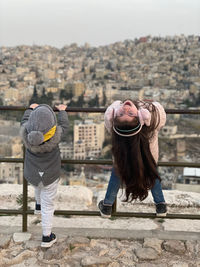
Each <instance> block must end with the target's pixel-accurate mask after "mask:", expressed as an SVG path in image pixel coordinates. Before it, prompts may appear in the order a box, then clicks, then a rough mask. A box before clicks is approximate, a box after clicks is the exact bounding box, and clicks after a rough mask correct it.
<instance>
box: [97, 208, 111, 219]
mask: <svg viewBox="0 0 200 267" xmlns="http://www.w3.org/2000/svg"><path fill="white" fill-rule="evenodd" d="M99 211H100V210H99ZM100 214H101V217H103V218H111V215H106V214H104V213H102V212H101V211H100Z"/></svg>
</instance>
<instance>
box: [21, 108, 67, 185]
mask: <svg viewBox="0 0 200 267" xmlns="http://www.w3.org/2000/svg"><path fill="white" fill-rule="evenodd" d="M41 107H42V109H43V110H44V111H47V113H48V112H49V111H50V112H51V115H50V119H49V120H48V118H46V117H42V118H41V119H40V120H38V118H36V116H35V114H36V112H37V111H38V110H37V109H38V108H41ZM45 109H46V110H45ZM47 117H48V116H47ZM35 122H36V123H35ZM53 124H54V125H56V131H55V134H54V136H53V137H51V138H50V139H49V140H48V141H46V142H42V143H40V144H36V143H37V142H33V140H32V139H34V138H33V137H34V134H36V135H35V136H36V138H35V140H36V141H37V136H38V133H39V138H41V136H42V137H43V135H42V134H44V133H45V131H46V132H47V130H50V128H51V127H53V126H54V125H53ZM68 124H69V123H68V115H67V112H66V111H59V112H58V122H57V120H56V116H55V113H54V112H53V110H52V109H51V108H50V107H49V106H48V105H45V104H43V105H39V106H38V107H36V108H35V109H34V110H31V109H27V110H26V111H25V113H24V115H23V118H22V121H21V129H20V135H21V137H22V141H23V143H24V145H25V148H26V152H25V160H24V177H25V178H26V180H27V181H28V182H29V183H31V184H32V185H34V186H38V184H39V183H40V182H42V183H43V185H44V186H47V185H49V184H51V183H53V182H54V181H55V180H57V179H58V178H59V176H60V169H61V158H60V150H59V146H58V144H59V142H60V141H61V138H62V136H63V135H64V134H66V133H67V130H68ZM35 125H36V126H37V127H36V126H35ZM43 126H44V127H43ZM48 127H49V129H48ZM32 133H33V134H32ZM40 135H41V136H40ZM30 137H31V138H30Z"/></svg>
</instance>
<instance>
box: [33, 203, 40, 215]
mask: <svg viewBox="0 0 200 267" xmlns="http://www.w3.org/2000/svg"><path fill="white" fill-rule="evenodd" d="M34 214H36V215H39V214H41V205H40V204H37V203H35V210H34Z"/></svg>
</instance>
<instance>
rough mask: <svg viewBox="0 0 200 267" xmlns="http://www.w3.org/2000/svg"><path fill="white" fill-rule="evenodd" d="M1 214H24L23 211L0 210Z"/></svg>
mask: <svg viewBox="0 0 200 267" xmlns="http://www.w3.org/2000/svg"><path fill="white" fill-rule="evenodd" d="M0 214H8V215H17V214H23V210H8V209H0Z"/></svg>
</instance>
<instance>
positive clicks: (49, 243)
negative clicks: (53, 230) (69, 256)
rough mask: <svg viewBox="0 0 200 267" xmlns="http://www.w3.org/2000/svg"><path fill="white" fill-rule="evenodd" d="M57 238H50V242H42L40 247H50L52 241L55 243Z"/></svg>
mask: <svg viewBox="0 0 200 267" xmlns="http://www.w3.org/2000/svg"><path fill="white" fill-rule="evenodd" d="M56 241H57V238H56V239H54V240H52V241H51V242H42V243H41V247H42V248H50V247H51V246H52V245H53V244H54V243H56Z"/></svg>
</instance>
